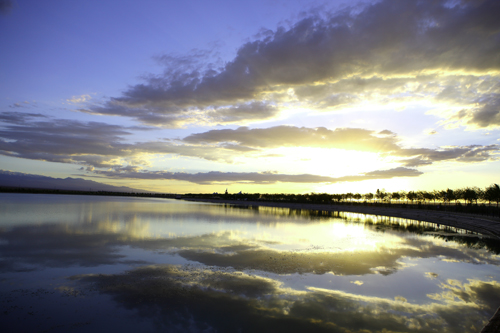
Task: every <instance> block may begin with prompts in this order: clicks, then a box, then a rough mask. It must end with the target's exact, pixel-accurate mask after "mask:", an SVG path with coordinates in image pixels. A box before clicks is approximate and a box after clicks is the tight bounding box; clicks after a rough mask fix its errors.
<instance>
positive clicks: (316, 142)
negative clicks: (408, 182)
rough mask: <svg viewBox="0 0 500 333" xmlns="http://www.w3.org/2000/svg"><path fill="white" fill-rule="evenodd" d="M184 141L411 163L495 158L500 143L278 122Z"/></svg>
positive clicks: (423, 163) (209, 133) (211, 132)
mask: <svg viewBox="0 0 500 333" xmlns="http://www.w3.org/2000/svg"><path fill="white" fill-rule="evenodd" d="M183 141H184V142H187V143H192V144H221V143H226V144H228V143H231V144H233V145H236V146H242V147H250V148H259V149H262V148H276V147H318V148H335V149H346V150H356V151H368V152H378V153H384V154H386V155H387V156H393V157H404V158H405V159H401V160H399V161H400V162H401V163H403V164H404V165H405V166H407V167H416V166H422V165H429V164H432V163H434V162H439V161H445V160H454V161H459V162H464V163H471V162H481V161H487V160H493V159H495V158H496V157H495V156H494V155H495V154H498V151H499V149H500V147H499V146H498V145H488V146H479V145H470V146H461V147H446V148H442V149H439V148H438V149H429V148H402V147H401V146H400V145H399V144H398V143H399V139H398V137H397V136H396V134H395V133H393V132H391V131H388V130H384V131H381V132H378V133H377V132H374V131H370V130H366V129H359V128H337V129H335V130H329V129H327V128H324V127H318V128H306V127H295V126H275V127H270V128H262V129H260V128H256V129H250V128H248V127H239V128H237V129H234V130H233V129H222V130H211V131H208V132H204V133H197V134H192V135H190V136H187V137H186V138H184V139H183Z"/></svg>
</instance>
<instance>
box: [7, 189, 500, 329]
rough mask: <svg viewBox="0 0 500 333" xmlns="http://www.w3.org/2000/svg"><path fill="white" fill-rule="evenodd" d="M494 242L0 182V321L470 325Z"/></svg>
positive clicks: (432, 230) (490, 278) (493, 274)
mask: <svg viewBox="0 0 500 333" xmlns="http://www.w3.org/2000/svg"><path fill="white" fill-rule="evenodd" d="M499 253H500V246H499V244H498V242H497V241H495V240H492V239H489V238H487V237H484V236H481V235H478V234H473V233H470V232H466V231H464V230H458V229H454V228H449V227H444V226H438V225H436V224H430V223H424V222H418V221H412V220H404V219H397V218H387V217H381V216H368V215H363V214H353V213H326V212H317V211H307V210H291V209H285V208H269V207H251V206H250V207H249V206H234V205H225V204H213V203H197V202H187V201H181V200H171V199H153V198H152V199H149V198H132V197H104V196H76V195H75V196H70V195H42V194H6V193H0V292H1V296H0V305H1V309H0V310H1V313H0V317H1V321H0V322H1V325H0V326H1V327H2V332H24V331H25V332H43V331H46V332H88V331H95V332H100V331H113V332H119V331H124V332H132V331H133V332H139V331H140V332H165V331H168V332H186V331H191V332H255V331H259V332H277V331H289V332H306V331H314V332H478V331H480V330H481V328H482V327H483V326H484V325H485V324H486V323H487V322H488V319H489V318H490V317H491V316H492V315H493V313H494V312H495V310H496V309H497V307H498V306H500V283H499V277H500V268H499V264H500V256H499Z"/></svg>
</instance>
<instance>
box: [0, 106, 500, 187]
mask: <svg viewBox="0 0 500 333" xmlns="http://www.w3.org/2000/svg"><path fill="white" fill-rule="evenodd" d="M0 122H2V123H3V125H0V154H3V155H6V156H13V157H19V158H26V159H33V160H44V161H51V162H61V163H73V164H80V165H83V166H85V167H86V170H87V171H89V172H96V173H97V172H101V174H105V172H104V171H103V170H98V169H102V168H105V169H108V170H107V171H106V173H108V174H109V175H110V176H114V177H122V178H126V177H129V178H143V179H162V178H163V179H178V180H186V181H190V182H194V183H206V182H227V181H231V179H234V180H235V181H248V182H255V183H275V182H297V183H301V182H312V183H322V182H326V183H329V182H338V181H350V180H348V179H352V181H356V180H358V179H360V180H361V179H363V177H364V178H365V179H373V178H376V177H382V178H384V177H385V176H386V175H385V174H383V173H380V174H376V173H375V171H374V172H368V173H365V174H362V175H358V176H347V178H332V177H323V176H314V175H280V176H277V175H274V176H272V177H271V178H266V176H265V174H260V173H258V172H254V173H217V172H212V173H210V172H207V173H199V174H184V173H168V172H162V171H158V172H153V171H151V172H140V167H147V166H149V165H150V162H149V160H150V158H153V157H155V156H158V155H160V156H165V155H178V156H185V157H192V158H200V159H205V160H208V161H216V162H223V163H233V162H234V161H235V159H236V158H238V157H241V156H245V157H247V158H259V157H261V156H276V154H269V153H268V152H267V150H268V149H273V148H279V147H314V148H325V149H346V150H356V151H364V152H377V153H381V154H382V155H383V156H387V157H390V158H396V159H397V161H398V162H399V163H401V164H402V165H403V166H405V167H417V166H422V165H429V164H432V163H434V162H439V161H445V160H448V161H458V162H464V163H473V162H482V161H488V160H493V159H496V155H497V154H498V150H499V147H498V145H489V146H480V145H470V146H462V147H445V148H442V149H428V148H401V147H400V146H399V139H398V137H397V136H396V135H395V133H393V132H390V131H388V130H385V131H382V132H375V131H370V130H365V129H358V128H339V129H335V130H329V129H327V128H324V127H319V128H307V127H294V126H275V127H270V128H255V129H249V128H247V127H239V128H237V129H234V130H231V129H223V130H211V131H207V132H203V133H197V134H192V135H189V136H187V137H185V138H184V139H179V140H168V141H165V140H162V141H146V142H129V141H127V138H128V137H130V136H131V135H132V134H133V133H135V132H136V131H149V130H152V128H149V127H137V126H136V127H124V126H120V125H110V124H106V123H102V122H82V121H77V120H67V119H54V118H50V117H47V116H44V115H41V114H35V113H20V112H3V113H0ZM96 168H97V169H96ZM109 169H112V170H109ZM411 170H413V169H406V168H404V167H403V168H396V169H391V170H389V171H388V172H389V174H390V175H392V176H395V174H396V173H398V174H399V173H400V172H402V175H405V176H406V175H409V176H416V175H418V174H420V173H418V174H416V173H415V172H416V171H415V170H413V171H411ZM384 172H385V171H384ZM392 176H391V177H392ZM389 178H390V177H389Z"/></svg>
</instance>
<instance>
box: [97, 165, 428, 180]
mask: <svg viewBox="0 0 500 333" xmlns="http://www.w3.org/2000/svg"><path fill="white" fill-rule="evenodd" d="M95 173H97V174H100V175H104V176H106V177H110V178H126V179H161V180H181V181H187V182H191V183H196V184H213V183H250V184H273V183H277V182H280V183H338V182H354V181H363V180H370V179H390V178H394V177H418V176H420V175H421V174H422V172H420V171H418V170H415V169H408V168H403V167H399V168H394V169H390V170H377V171H371V172H366V173H364V174H361V175H352V176H344V177H338V178H335V177H328V176H319V175H311V174H301V175H287V174H279V173H270V172H262V173H261V172H219V171H210V172H199V173H183V172H163V171H143V172H121V170H118V171H97V170H96V171H95Z"/></svg>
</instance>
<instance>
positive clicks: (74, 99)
mask: <svg viewBox="0 0 500 333" xmlns="http://www.w3.org/2000/svg"><path fill="white" fill-rule="evenodd" d="M91 98H92V97H90V95H80V96H73V97H71V98H69V99H67V100H66V101H68V102H70V103H75V104H76V103H83V102H87V101H89V100H90V99H91Z"/></svg>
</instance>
